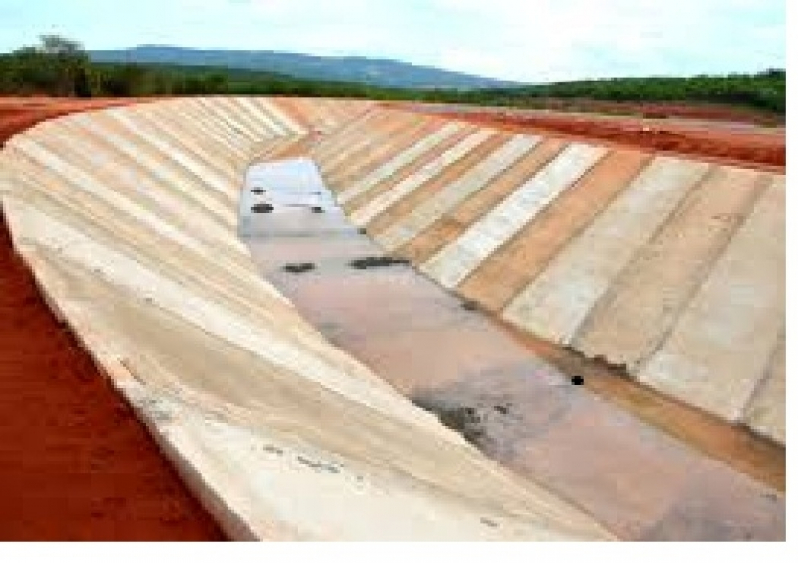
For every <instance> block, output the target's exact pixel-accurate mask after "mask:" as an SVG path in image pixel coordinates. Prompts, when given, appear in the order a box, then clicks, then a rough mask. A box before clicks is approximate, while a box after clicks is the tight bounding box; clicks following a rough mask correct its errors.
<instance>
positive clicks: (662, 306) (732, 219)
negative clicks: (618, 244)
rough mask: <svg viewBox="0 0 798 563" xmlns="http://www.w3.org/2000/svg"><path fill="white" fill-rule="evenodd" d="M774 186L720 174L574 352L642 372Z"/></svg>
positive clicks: (636, 266) (745, 173) (595, 316)
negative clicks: (640, 367) (753, 209)
mask: <svg viewBox="0 0 798 563" xmlns="http://www.w3.org/2000/svg"><path fill="white" fill-rule="evenodd" d="M767 181H768V177H767V176H765V175H763V174H758V173H756V172H754V171H751V170H744V169H739V168H738V169H735V168H729V167H719V168H718V169H716V170H714V171H713V172H712V173H711V174H710V175H709V176H708V177H707V178H706V179H705V181H704V182H703V183H702V184H701V185H699V186H697V187H696V188H695V190H693V192H692V193H690V194H689V195H688V197H687V198H685V200H684V202H683V205H682V206H681V207H680V208H679V209H678V210H677V211H676V212H675V213H674V215H673V216H672V217H671V218H670V220H669V221H668V222H667V223H666V224H665V225H663V226H662V228H661V230H660V231H659V232H658V233H657V234H656V236H655V237H654V238H653V239H652V240H651V242H650V243H649V244H647V245H646V246H645V247H644V248H643V249H641V251H640V253H639V254H638V255H637V256H636V257H635V259H634V260H632V262H631V263H630V264H629V265H628V266H627V268H626V269H625V270H624V271H623V272H621V274H620V275H619V276H618V280H617V281H616V283H615V284H614V285H613V286H612V287H611V288H610V290H609V292H608V293H607V294H605V296H604V297H603V298H602V300H601V301H600V302H599V303H598V304H597V305H596V306H595V307H594V309H593V311H592V312H591V313H590V317H589V318H588V319H587V321H585V324H584V325H583V326H582V328H580V330H579V335H578V336H577V337H576V339H575V341H574V346H575V347H576V348H577V349H579V350H580V351H581V352H583V353H584V354H586V355H588V356H590V357H594V356H602V357H604V358H606V359H607V360H609V361H610V362H612V363H613V364H623V365H625V366H627V367H628V369H629V370H630V371H631V372H634V371H636V368H637V367H638V365H639V364H640V362H642V361H644V360H645V359H646V358H648V357H649V356H650V355H651V354H652V353H653V352H654V351H655V350H656V349H657V348H658V347H659V345H660V344H661V343H662V340H663V338H665V336H666V335H667V334H668V333H669V332H670V330H671V329H672V328H673V324H674V323H675V322H676V319H677V318H678V317H679V314H680V312H681V310H682V308H683V307H684V305H685V304H686V303H687V301H688V300H689V299H690V297H691V296H692V294H693V293H694V292H695V290H696V289H697V288H698V286H699V284H700V283H701V282H702V281H703V280H704V277H705V276H706V274H707V272H708V271H709V270H710V268H711V267H712V265H713V264H714V262H715V260H716V259H717V257H718V255H719V254H720V253H721V252H722V251H723V249H724V248H725V247H726V244H727V243H728V241H729V239H730V238H731V236H732V234H733V233H734V231H735V230H736V229H737V227H738V226H739V225H740V223H741V222H742V221H743V220H744V219H745V217H746V216H747V215H748V212H749V211H750V210H751V207H752V206H753V204H754V202H755V201H756V199H757V197H758V196H759V194H760V193H761V191H762V190H763V189H764V188H765V186H766V184H767Z"/></svg>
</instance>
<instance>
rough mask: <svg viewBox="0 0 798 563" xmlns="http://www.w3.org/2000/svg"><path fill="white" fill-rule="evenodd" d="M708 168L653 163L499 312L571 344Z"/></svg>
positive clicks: (668, 159) (666, 161) (678, 162)
mask: <svg viewBox="0 0 798 563" xmlns="http://www.w3.org/2000/svg"><path fill="white" fill-rule="evenodd" d="M708 170H709V165H707V164H702V163H697V162H688V161H682V160H678V159H675V158H671V157H657V158H655V159H654V160H653V161H652V162H651V164H650V165H649V166H648V167H647V168H646V169H645V170H643V172H641V174H640V175H639V176H638V177H637V178H636V179H635V181H634V182H633V183H632V185H631V186H629V188H628V189H627V190H626V192H624V194H623V195H621V196H619V197H618V198H617V199H616V200H615V201H613V202H612V204H610V205H609V206H608V207H607V208H606V209H605V210H604V211H603V212H602V213H601V215H599V216H598V217H597V218H596V220H595V221H594V222H593V223H592V224H591V225H590V226H589V227H587V229H585V231H584V232H583V233H582V234H580V235H579V237H578V238H576V239H574V240H573V241H571V243H570V244H569V245H568V246H567V247H566V248H565V249H564V250H563V251H562V252H561V253H560V254H559V255H557V257H556V258H555V259H554V260H553V261H552V262H551V263H550V264H549V265H548V267H547V268H546V270H545V271H544V272H543V273H542V274H541V275H540V276H539V277H538V278H536V279H535V280H534V281H533V282H532V283H531V284H530V285H529V286H528V287H527V288H526V289H524V290H523V291H522V292H521V293H520V294H519V295H518V296H517V297H516V298H515V299H514V300H513V301H512V302H511V303H510V304H509V305H508V306H507V307H506V308H505V309H504V311H503V313H502V317H503V318H504V319H506V320H507V321H509V322H511V323H513V324H515V325H517V326H518V327H520V328H522V329H524V330H528V331H530V332H532V333H534V334H536V335H538V336H541V337H543V338H546V339H548V340H552V341H554V342H557V343H563V344H568V343H570V342H571V339H572V338H573V336H574V334H575V333H576V331H577V329H578V328H579V326H580V325H581V324H582V322H583V321H584V320H585V318H586V317H587V315H588V313H589V312H590V310H591V308H592V307H593V306H594V305H595V303H596V302H597V301H598V299H600V298H601V296H602V295H603V294H604V293H605V292H606V291H607V290H608V289H609V287H610V286H611V285H612V284H613V282H614V281H615V278H616V276H617V275H618V273H619V272H621V271H622V270H623V268H624V267H625V266H626V264H627V263H628V262H629V260H630V259H631V258H632V257H633V256H634V255H635V254H636V253H637V251H638V250H639V249H640V248H642V247H643V246H644V245H645V244H646V243H647V242H648V241H649V239H650V238H651V236H652V235H653V234H654V233H655V232H656V231H657V229H658V228H659V226H660V225H661V224H663V223H664V222H665V221H666V220H667V219H668V216H669V215H670V213H671V212H672V211H673V210H674V209H676V207H677V206H678V205H679V203H680V202H681V200H682V198H683V197H684V195H685V194H686V193H687V192H688V191H689V190H690V189H691V188H692V187H693V186H694V185H695V184H696V183H698V182H699V181H700V180H701V178H702V177H703V176H704V175H705V174H706V173H707V171H708Z"/></svg>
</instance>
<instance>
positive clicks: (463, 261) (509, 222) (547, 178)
mask: <svg viewBox="0 0 798 563" xmlns="http://www.w3.org/2000/svg"><path fill="white" fill-rule="evenodd" d="M606 152H607V151H606V149H603V148H600V147H595V146H590V145H582V144H578V143H576V144H572V145H571V146H569V147H568V148H566V149H565V150H564V151H563V152H562V153H560V155H559V156H558V157H557V158H555V159H554V160H553V161H551V162H550V163H549V164H548V165H547V166H546V167H544V168H543V169H542V170H541V171H540V172H538V173H537V174H536V175H535V176H533V177H532V178H530V179H529V181H527V182H526V183H525V184H523V185H522V186H520V187H519V188H518V189H517V190H515V191H514V192H513V193H511V194H510V195H509V196H508V197H507V198H505V199H504V201H502V202H501V203H500V204H499V205H497V206H496V207H495V208H494V209H493V210H491V211H490V212H489V213H488V214H487V215H485V216H484V217H482V218H481V219H480V220H478V221H476V222H475V223H473V224H472V225H471V226H470V227H469V228H468V229H467V230H466V231H465V232H464V233H463V235H462V236H461V237H460V238H458V239H456V240H455V241H454V242H452V243H451V244H449V245H448V246H446V247H445V248H443V249H442V250H441V251H440V252H439V253H438V254H436V255H435V256H433V257H432V258H431V259H429V260H428V261H427V262H425V263H424V264H423V265H422V266H421V270H422V271H424V272H426V273H427V274H429V275H430V276H432V277H433V278H434V279H436V280H438V281H439V282H440V283H441V284H442V285H443V286H444V287H447V288H454V287H455V286H456V285H458V284H459V283H460V282H461V281H463V279H465V277H466V276H467V275H468V274H470V273H471V272H472V271H474V270H475V269H476V268H477V267H478V266H479V264H480V263H482V261H483V260H485V259H486V258H487V257H488V256H490V255H491V254H492V253H493V252H495V251H496V250H497V249H498V248H499V247H500V246H501V245H503V244H504V243H505V242H507V241H508V240H509V239H510V238H511V237H512V236H513V235H514V234H515V233H517V232H518V231H519V230H521V229H522V228H523V226H524V225H525V224H526V223H527V222H529V221H530V220H532V219H533V218H534V217H535V215H537V214H538V213H539V212H540V211H541V209H543V208H544V207H545V206H547V205H549V204H550V203H551V202H552V201H553V200H554V199H556V198H557V196H558V195H559V194H560V192H562V191H564V190H566V189H567V188H568V187H570V186H571V185H572V184H573V183H574V182H576V181H577V180H578V179H579V177H581V176H582V175H583V174H584V173H585V172H586V171H587V170H589V169H590V167H592V166H593V165H594V164H595V163H596V162H597V161H598V160H599V159H600V158H601V157H603V156H604V154H605V153H606Z"/></svg>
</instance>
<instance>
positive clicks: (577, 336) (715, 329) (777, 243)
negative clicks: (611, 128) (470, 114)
mask: <svg viewBox="0 0 798 563" xmlns="http://www.w3.org/2000/svg"><path fill="white" fill-rule="evenodd" d="M397 119H398V117H397ZM419 119H421V118H419ZM489 133H490V131H489V130H488V129H481V130H478V131H477V132H475V133H472V134H471V135H470V136H469V137H467V138H466V139H464V140H462V141H460V143H459V144H458V145H455V146H454V147H450V148H449V149H447V150H445V151H440V152H437V151H436V150H435V149H434V148H432V147H430V146H429V144H430V141H429V137H424V138H422V139H420V140H419V141H418V143H417V144H416V145H414V146H411V147H409V148H405V149H403V150H402V151H398V152H396V153H391V154H388V155H386V156H385V157H384V158H383V159H382V160H381V161H377V162H374V163H373V164H372V165H371V166H369V167H366V168H365V169H362V170H360V171H359V173H358V174H354V175H350V176H348V177H347V178H345V181H341V179H340V178H339V177H336V176H333V177H331V178H328V177H326V176H325V178H326V179H327V180H328V182H329V183H330V185H331V187H332V188H333V190H334V191H336V192H338V193H339V197H340V201H342V202H343V203H344V204H345V208H346V210H347V212H348V214H349V216H350V218H351V220H352V221H353V222H354V223H355V224H356V225H358V226H362V227H365V228H366V229H367V231H368V232H369V233H370V234H371V235H372V236H373V237H374V239H375V240H376V241H377V242H379V243H380V244H381V245H382V246H383V247H384V248H386V249H387V250H389V251H391V252H394V253H397V254H399V255H401V256H404V257H408V258H410V259H411V260H412V261H413V262H414V263H415V264H416V265H417V266H418V267H419V268H420V269H421V270H422V271H424V272H426V273H427V274H428V275H429V276H431V277H432V278H433V279H435V280H437V281H438V282H439V283H441V284H442V285H444V286H446V287H449V288H452V289H454V290H455V291H457V292H459V293H461V294H462V295H463V296H465V297H467V298H469V299H473V300H475V301H477V302H479V303H480V304H482V305H483V306H484V307H485V308H486V309H487V310H490V311H495V312H497V313H498V314H500V315H501V316H502V317H503V318H504V319H505V320H507V321H509V322H511V323H513V324H515V325H516V326H518V327H519V328H521V329H523V330H526V331H529V332H531V333H533V334H535V335H536V336H539V337H543V338H545V339H548V340H551V341H554V342H557V343H560V344H564V345H568V346H571V347H573V348H575V349H577V350H579V351H581V352H582V353H584V354H585V355H587V356H589V357H600V358H605V359H606V360H607V361H609V362H611V363H613V364H622V365H624V366H626V368H627V369H628V370H629V372H630V374H631V375H632V376H633V377H635V378H638V379H639V380H640V381H642V382H643V383H646V384H649V385H652V386H654V387H656V388H657V389H659V390H661V391H662V392H664V393H665V394H667V395H670V396H672V397H675V398H678V399H680V400H683V401H685V402H687V403H689V404H691V405H694V406H698V407H700V408H702V409H706V410H708V411H709V412H711V413H713V414H715V415H718V416H720V417H722V418H724V419H726V420H728V421H731V422H743V423H746V424H747V421H748V420H750V419H751V418H752V414H751V413H750V412H749V411H748V410H747V409H749V408H754V407H753V406H752V405H753V403H754V394H755V393H756V392H757V390H758V389H768V390H772V389H779V388H780V386H783V378H784V370H783V369H772V366H771V363H770V359H771V356H772V354H773V350H774V349H775V348H776V346H777V340H778V335H779V334H780V331H782V330H783V327H784V321H785V315H784V229H783V218H784V195H783V182H784V177H783V175H777V174H772V173H768V172H755V171H750V170H745V169H740V168H735V167H729V166H720V165H714V164H710V163H703V162H697V161H692V160H686V159H680V158H675V157H670V156H668V157H666V156H655V157H654V158H653V159H652V158H651V157H650V156H649V155H646V154H643V153H639V152H636V151H630V150H619V149H608V150H603V151H602V152H601V154H599V153H595V152H594V153H591V151H596V150H597V149H596V147H591V146H589V145H584V148H582V149H580V147H581V146H582V144H580V143H570V144H568V145H567V146H566V147H565V148H564V149H561V150H559V151H558V154H557V155H556V156H554V157H553V159H552V160H551V161H550V162H548V163H547V164H546V165H545V166H543V167H538V168H537V169H535V170H534V171H533V172H532V173H531V174H530V175H529V176H528V177H526V178H523V179H520V180H519V179H517V178H515V177H514V176H515V174H517V170H516V169H515V168H514V166H515V165H516V163H517V162H519V158H520V159H523V158H531V157H532V156H533V155H534V151H532V152H530V149H533V148H534V147H536V146H539V143H540V140H539V139H538V138H536V137H535V136H532V135H519V136H516V137H514V138H512V139H510V138H508V137H502V138H501V139H500V140H499V142H497V143H495V144H492V146H491V147H490V149H489V150H486V149H487V146H486V145H487V143H486V142H483V143H481V144H480V145H479V148H476V149H475V148H474V146H473V143H469V146H468V147H467V150H466V148H465V146H464V144H465V143H467V142H469V141H468V140H469V139H476V138H477V136H482V137H480V139H481V140H483V141H484V136H486V135H488V134H489ZM358 134H359V138H360V139H361V140H363V139H366V138H368V137H369V136H371V133H370V132H369V130H368V127H364V128H361V129H352V130H350V131H349V132H348V135H350V136H358ZM332 142H334V140H333V141H332ZM363 142H364V143H365V144H366V145H368V141H363ZM375 142H376V141H375ZM321 146H323V143H322V145H321ZM579 150H583V151H585V156H584V158H586V160H585V161H584V162H583V163H581V164H580V163H579V161H578V158H580V157H573V156H571V155H576V154H578V151H579ZM408 153H412V155H413V157H414V158H418V159H426V160H427V163H426V164H425V165H424V166H423V167H421V168H419V169H417V170H416V171H415V172H413V173H410V174H402V173H401V172H400V166H398V165H397V164H401V163H402V158H403V155H406V154H408ZM362 154H363V151H358V150H354V151H353V152H352V153H351V154H350V155H349V158H351V159H354V160H357V159H359V158H360V157H361V155H362ZM525 154H526V157H525V156H524V155H525ZM313 156H314V157H316V158H317V161H318V162H319V165H320V167H321V168H322V170H324V167H325V156H324V155H323V154H318V155H316V154H315V153H313ZM475 156H476V157H477V158H473V157H475ZM574 158H577V160H575V161H574V160H573V159H574ZM571 161H573V166H574V168H572V169H569V166H570V165H568V164H567V163H568V162H571ZM511 176H513V179H512V180H510V177H511ZM503 182H512V183H513V184H514V186H513V187H512V189H510V190H508V191H506V192H502V195H501V197H500V198H494V197H491V196H487V194H489V193H490V192H491V191H492V190H493V189H494V186H499V185H500V184H502V183H503ZM770 183H774V184H775V187H772V188H769V189H767V190H765V187H766V186H767V185H769V184H770ZM375 185H379V190H373V191H372V188H374V186H375ZM780 185H781V186H782V188H781V189H780V188H779V186H780ZM502 189H506V188H502ZM761 198H766V199H769V200H771V201H772V204H771V205H770V207H769V208H768V209H770V211H768V212H767V213H768V219H764V218H762V219H757V217H759V215H760V214H761V213H765V211H762V212H761V213H759V214H758V213H753V214H752V215H751V216H750V217H749V214H751V213H752V209H753V208H754V207H755V206H756V204H757V201H759V200H760V199H761ZM481 200H487V201H490V202H491V203H490V205H487V206H486V205H484V204H482V203H480V202H481ZM474 210H476V212H475V211H474ZM765 221H770V223H769V226H768V227H766V226H765ZM751 222H753V225H750V226H747V225H748V224H749V223H751ZM738 230H739V231H742V232H741V233H740V234H739V235H738V234H737V233H738ZM748 231H750V234H749V235H745V234H744V233H745V232H748ZM740 237H742V238H743V240H742V241H741V242H735V241H736V240H737V239H738V238H740ZM749 239H750V240H749ZM764 239H767V242H765V241H764ZM746 241H748V242H746ZM755 241H758V242H755ZM758 244H761V245H762V252H758V251H757V250H755V249H756V248H757V245H758ZM727 246H728V247H729V248H728V249H727ZM735 249H737V250H736V252H735ZM728 253H732V255H731V256H729V257H727V258H724V256H725V255H726V254H728ZM724 264H726V265H724ZM727 276H732V277H729V280H730V281H729V282H728V283H727V282H726V281H723V280H726V277H727ZM712 279H716V281H715V282H714V283H710V280H712ZM705 283H706V284H709V285H708V286H707V287H706V288H704V289H702V287H703V286H702V284H705ZM699 292H703V293H705V294H706V295H703V297H702V296H701V294H699ZM697 294H698V295H697ZM694 299H698V300H699V303H696V304H695V305H694V306H691V305H690V303H691V300H694ZM746 303H749V304H748V305H747V304H746ZM691 311H693V312H691ZM730 311H735V318H734V319H731V318H730V317H729V315H730V314H731V313H730ZM696 315H697V316H696ZM760 316H761V318H762V319H763V320H759V319H760ZM693 317H694V318H693ZM691 319H692V320H691ZM764 319H767V323H764ZM763 323H764V324H763ZM765 325H766V326H765ZM746 326H748V327H753V326H756V327H757V330H754V329H753V328H749V329H745V328H744V327H746ZM744 342H746V343H744ZM775 361H776V362H778V361H779V360H775ZM770 378H775V379H776V380H777V381H770ZM780 381H781V382H780ZM765 396H767V397H768V398H767V399H765V398H764V396H763V397H760V398H759V400H758V401H756V404H757V406H756V413H757V414H756V416H755V418H756V419H757V420H758V421H759V422H757V423H756V424H753V425H751V428H752V429H754V430H755V431H756V432H758V433H761V434H763V435H765V436H767V437H769V438H771V439H773V440H775V441H777V442H780V443H784V425H785V424H784V417H783V415H782V414H779V413H782V412H783V408H784V406H783V405H784V398H783V397H781V396H779V397H778V399H776V394H775V393H774V392H773V391H769V392H768V393H767V394H766V395H765ZM767 401H773V404H771V405H770V406H767V405H766V404H763V403H766V402H767ZM765 413H768V414H765ZM764 421H767V422H764Z"/></svg>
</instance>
